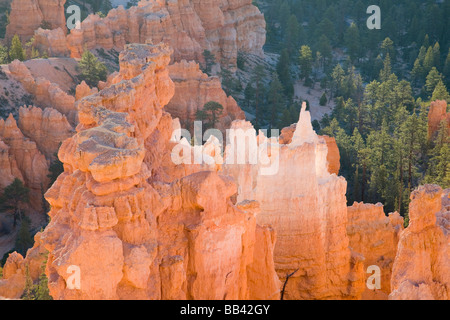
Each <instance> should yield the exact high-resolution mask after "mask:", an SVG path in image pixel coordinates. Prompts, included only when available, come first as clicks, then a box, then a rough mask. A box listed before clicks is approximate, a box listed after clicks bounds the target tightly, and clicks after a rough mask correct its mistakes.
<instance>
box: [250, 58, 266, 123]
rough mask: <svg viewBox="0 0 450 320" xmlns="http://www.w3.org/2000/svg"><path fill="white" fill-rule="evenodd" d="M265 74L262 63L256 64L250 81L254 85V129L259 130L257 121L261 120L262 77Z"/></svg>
mask: <svg viewBox="0 0 450 320" xmlns="http://www.w3.org/2000/svg"><path fill="white" fill-rule="evenodd" d="M265 76H266V71H265V68H264V66H263V65H261V64H259V65H256V66H255V68H254V69H253V73H252V78H251V82H252V83H253V84H254V85H255V86H254V88H255V91H254V93H255V120H254V126H255V129H256V130H259V128H260V127H259V121H260V120H261V119H260V118H261V114H260V113H261V111H262V110H261V107H262V103H263V101H264V82H263V79H264V77H265Z"/></svg>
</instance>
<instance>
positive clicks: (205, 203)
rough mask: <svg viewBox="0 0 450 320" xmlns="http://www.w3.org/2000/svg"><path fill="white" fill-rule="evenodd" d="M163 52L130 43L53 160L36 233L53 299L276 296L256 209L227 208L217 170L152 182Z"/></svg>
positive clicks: (165, 83)
mask: <svg viewBox="0 0 450 320" xmlns="http://www.w3.org/2000/svg"><path fill="white" fill-rule="evenodd" d="M171 53H172V51H171V50H170V49H169V48H168V47H166V46H165V45H157V46H152V45H137V44H135V45H127V48H126V50H125V51H124V52H123V53H122V54H121V55H120V65H121V69H120V73H119V75H117V77H118V78H120V79H121V81H119V82H117V83H116V84H113V85H111V86H109V87H107V88H105V89H104V90H102V91H100V92H99V93H97V94H93V95H90V96H87V97H85V98H83V99H81V100H79V101H78V102H77V105H78V110H79V120H80V124H79V125H78V127H77V134H76V135H75V136H73V137H72V138H70V139H68V140H66V141H65V142H64V143H63V145H62V147H61V149H60V151H59V158H60V159H61V161H62V162H63V163H64V168H65V172H64V173H63V174H62V175H61V176H60V177H59V178H58V180H57V181H56V183H55V184H54V185H53V187H52V188H51V189H50V190H49V191H48V192H47V194H46V198H47V200H48V201H49V202H50V204H51V206H52V210H51V211H50V213H49V215H50V217H51V222H50V224H49V225H48V227H47V228H46V229H45V231H44V232H43V233H42V234H41V235H40V239H41V243H42V246H43V247H44V248H45V249H46V250H48V251H49V256H48V262H47V269H46V273H47V276H48V279H49V288H50V292H51V294H52V296H53V297H54V298H55V299H119V298H123V299H130V298H132V299H174V298H179V299H185V298H186V299H249V298H265V299H277V298H278V297H279V287H280V283H279V280H278V278H277V276H276V273H275V271H274V268H273V258H272V256H271V254H272V252H273V246H274V243H275V235H274V233H273V231H271V229H270V228H269V227H260V226H257V224H256V216H257V214H258V211H259V206H258V204H257V203H255V202H252V201H245V202H242V203H238V204H235V201H234V200H233V199H234V195H235V194H236V191H237V190H236V186H235V184H234V182H233V181H232V180H231V179H230V178H229V177H226V176H222V175H220V174H218V173H217V172H207V171H202V172H197V173H193V174H191V175H189V176H187V177H183V178H182V179H176V180H174V181H172V182H170V183H163V182H158V181H155V180H154V179H152V178H151V176H152V172H155V171H156V169H155V168H152V170H150V167H149V165H147V162H146V161H145V159H146V153H152V151H153V150H152V148H154V147H156V146H152V144H151V143H148V142H147V141H153V140H152V139H153V138H154V134H155V132H156V131H159V130H162V129H163V128H167V129H168V128H170V127H171V126H172V125H173V123H174V122H173V121H169V120H170V119H171V118H170V116H169V115H168V114H167V113H165V112H164V111H163V110H162V109H163V107H164V106H165V105H166V104H167V103H168V102H169V100H170V98H171V97H172V96H173V94H174V84H173V82H172V81H171V79H170V77H169V74H168V70H167V65H168V63H169V61H170V55H171ZM161 123H164V125H162V124H161ZM149 181H151V183H149ZM11 259H12V258H11ZM26 259H27V258H26ZM70 266H77V267H79V269H80V272H81V273H80V279H81V289H79V290H71V289H70V285H68V281H70V279H69V276H70V274H68V273H67V272H68V268H69V267H70ZM16 269H17V270H18V269H20V268H19V267H18V268H16ZM261 279H264V281H261Z"/></svg>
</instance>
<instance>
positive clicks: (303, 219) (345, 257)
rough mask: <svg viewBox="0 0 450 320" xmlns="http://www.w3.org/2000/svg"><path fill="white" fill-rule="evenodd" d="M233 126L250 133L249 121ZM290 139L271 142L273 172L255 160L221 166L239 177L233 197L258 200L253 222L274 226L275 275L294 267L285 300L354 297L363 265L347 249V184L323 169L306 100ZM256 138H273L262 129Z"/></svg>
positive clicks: (323, 149)
mask: <svg viewBox="0 0 450 320" xmlns="http://www.w3.org/2000/svg"><path fill="white" fill-rule="evenodd" d="M238 127H240V128H241V129H242V130H244V131H245V132H246V131H249V132H251V131H253V132H254V129H253V127H252V126H251V124H247V125H246V124H245V123H241V124H240V125H239V126H238ZM289 140H291V141H290V143H288V144H281V145H279V149H278V150H276V148H275V149H271V148H272V147H270V149H271V150H270V152H269V153H270V158H271V159H272V160H271V161H276V162H278V163H279V165H278V170H277V171H276V172H274V173H273V174H266V175H264V174H261V169H262V167H263V166H262V165H260V164H258V165H256V166H253V167H252V166H251V165H245V164H244V165H242V164H240V165H238V166H239V167H238V169H237V170H236V169H235V168H234V165H230V166H227V165H225V170H226V171H228V172H229V174H231V175H232V176H233V177H234V178H235V179H236V181H238V186H239V194H238V199H239V198H240V196H241V195H242V196H243V197H244V198H247V199H252V200H256V201H258V202H259V203H260V206H261V213H260V214H258V216H257V222H258V223H260V224H262V225H265V224H267V225H271V226H272V228H273V229H274V230H275V232H276V234H277V242H276V245H275V249H274V262H275V268H276V270H277V273H278V276H279V278H280V280H281V281H282V282H283V281H285V280H286V276H287V275H288V274H292V273H294V272H295V273H294V274H293V276H292V277H291V278H290V279H289V281H288V283H287V286H286V292H285V298H286V299H356V298H359V297H360V296H361V293H362V291H363V290H364V274H363V264H362V258H361V257H360V256H359V255H356V254H353V253H352V251H351V249H350V248H349V238H348V236H347V230H346V226H347V205H346V203H347V200H346V197H345V193H346V187H347V183H346V181H345V179H344V178H342V177H338V176H336V174H330V172H329V171H328V166H327V153H328V147H327V143H326V141H325V139H323V138H322V137H319V136H317V134H316V133H315V132H314V131H313V129H312V126H311V118H310V114H309V112H308V111H306V105H304V106H303V108H302V111H301V114H300V120H299V123H298V124H297V126H296V129H295V132H294V133H293V134H292V138H291V139H289ZM258 141H259V143H260V144H261V143H267V144H268V145H271V146H274V143H275V141H274V140H273V139H267V138H265V137H264V136H263V135H261V134H260V135H259V137H258ZM268 148H269V147H268ZM255 167H256V168H255Z"/></svg>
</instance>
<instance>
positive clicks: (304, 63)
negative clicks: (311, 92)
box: [300, 46, 313, 80]
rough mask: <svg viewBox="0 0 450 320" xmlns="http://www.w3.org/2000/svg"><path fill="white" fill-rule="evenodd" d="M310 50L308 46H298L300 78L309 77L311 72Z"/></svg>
mask: <svg viewBox="0 0 450 320" xmlns="http://www.w3.org/2000/svg"><path fill="white" fill-rule="evenodd" d="M312 62H313V57H312V51H311V48H310V47H309V46H302V47H301V48H300V72H301V75H300V77H301V78H302V79H305V80H307V79H309V77H310V75H311V72H312Z"/></svg>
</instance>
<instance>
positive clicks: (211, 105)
mask: <svg viewBox="0 0 450 320" xmlns="http://www.w3.org/2000/svg"><path fill="white" fill-rule="evenodd" d="M222 113H223V106H222V105H221V104H220V103H218V102H215V101H209V102H207V103H205V105H204V106H203V109H202V110H198V111H197V113H196V117H197V120H200V121H206V123H205V127H206V128H214V127H215V126H216V124H217V121H218V119H219V117H220V116H221V115H222Z"/></svg>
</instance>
